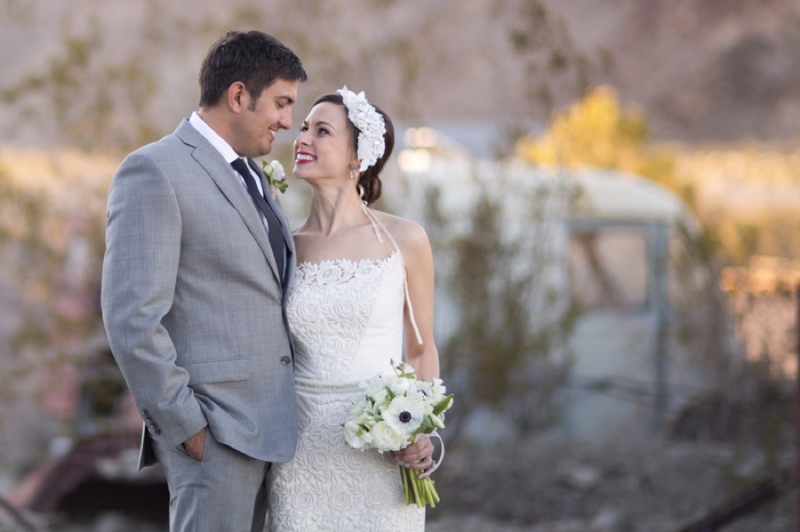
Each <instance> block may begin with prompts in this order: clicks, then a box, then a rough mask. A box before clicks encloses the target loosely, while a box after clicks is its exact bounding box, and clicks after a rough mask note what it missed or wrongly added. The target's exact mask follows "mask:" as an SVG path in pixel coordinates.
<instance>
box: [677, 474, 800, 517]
mask: <svg viewBox="0 0 800 532" xmlns="http://www.w3.org/2000/svg"><path fill="white" fill-rule="evenodd" d="M796 484H797V476H796V475H795V472H794V468H793V467H792V468H785V469H783V470H782V471H781V472H780V473H778V474H777V475H775V476H774V477H772V478H770V479H767V480H765V481H763V482H761V483H759V484H758V485H756V486H754V487H752V488H750V489H748V490H746V491H743V492H741V493H739V494H738V495H736V496H735V497H733V498H732V499H730V500H728V501H726V502H725V503H723V504H722V505H720V506H719V507H717V508H715V509H714V510H712V511H711V513H709V514H708V515H707V516H705V517H703V518H702V519H700V520H699V521H696V522H694V523H692V524H690V525H689V526H687V527H684V528H681V529H680V531H679V532H716V531H717V530H722V529H723V527H725V526H726V525H729V524H730V523H732V522H734V521H736V520H737V519H739V518H740V517H743V516H745V515H748V514H750V513H752V512H754V511H756V510H757V509H758V508H760V507H761V506H763V505H764V504H766V503H768V502H771V501H773V500H775V499H777V498H778V497H780V496H781V495H783V494H785V493H786V492H788V491H790V490H791V489H792V488H794V487H795V485H796Z"/></svg>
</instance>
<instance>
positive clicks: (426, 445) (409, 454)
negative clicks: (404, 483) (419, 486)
mask: <svg viewBox="0 0 800 532" xmlns="http://www.w3.org/2000/svg"><path fill="white" fill-rule="evenodd" d="M433 450H434V447H433V443H431V438H430V436H428V435H427V434H420V435H418V436H417V440H416V441H415V442H414V443H412V444H411V445H409V446H408V447H406V448H405V449H403V450H401V451H398V452H396V453H394V458H395V459H396V460H397V461H398V462H401V463H402V464H403V465H404V466H405V467H407V468H409V469H418V470H420V471H427V470H428V469H430V468H431V466H432V465H433V462H432V460H431V456H433ZM427 476H429V475H428V474H426V473H422V474H421V475H419V478H426V477H427Z"/></svg>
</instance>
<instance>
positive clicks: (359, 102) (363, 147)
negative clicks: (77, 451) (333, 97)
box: [336, 85, 386, 172]
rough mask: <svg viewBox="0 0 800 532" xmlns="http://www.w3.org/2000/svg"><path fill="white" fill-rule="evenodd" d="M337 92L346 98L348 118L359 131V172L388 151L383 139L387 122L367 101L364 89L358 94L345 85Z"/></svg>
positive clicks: (357, 154) (345, 104)
mask: <svg viewBox="0 0 800 532" xmlns="http://www.w3.org/2000/svg"><path fill="white" fill-rule="evenodd" d="M336 92H337V93H338V94H339V95H340V96H341V97H342V100H344V106H345V107H346V108H347V118H348V119H349V120H350V122H352V123H353V125H354V126H356V128H357V129H358V131H359V133H358V150H357V153H356V156H357V157H358V158H359V159H360V160H361V168H359V172H363V171H364V170H366V169H367V168H369V167H370V166H372V165H373V164H375V163H377V162H378V159H380V158H381V157H383V153H384V152H385V151H386V143H385V142H384V140H383V135H384V134H386V123H385V122H384V121H383V117H382V116H381V115H380V113H378V111H376V110H375V107H373V106H372V105H370V103H369V102H368V101H367V97H366V96H364V91H361V92H359V93H358V94H356V93H354V92H353V91H351V90H349V89H348V88H347V85H345V86H344V87H342V88H341V89H339V90H338V91H336Z"/></svg>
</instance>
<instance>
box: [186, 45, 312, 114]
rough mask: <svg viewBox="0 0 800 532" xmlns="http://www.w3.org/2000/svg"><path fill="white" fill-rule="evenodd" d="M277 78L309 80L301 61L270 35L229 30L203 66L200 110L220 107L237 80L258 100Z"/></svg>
mask: <svg viewBox="0 0 800 532" xmlns="http://www.w3.org/2000/svg"><path fill="white" fill-rule="evenodd" d="M277 79H284V80H287V81H305V80H306V71H305V70H303V64H302V63H301V62H300V58H298V57H297V56H296V55H295V53H294V52H292V51H291V50H290V49H289V48H287V47H286V46H284V45H283V44H282V43H281V42H280V41H279V40H278V39H276V38H275V37H273V36H271V35H267V34H266V33H263V32H260V31H247V32H240V31H229V32H228V34H227V35H226V36H225V37H223V38H222V39H220V40H219V41H217V42H216V43H214V45H212V46H211V49H210V50H209V51H208V55H206V58H205V59H204V60H203V65H202V66H201V67H200V107H212V106H214V105H216V104H217V102H219V99H220V98H221V97H222V95H223V94H224V93H225V91H226V90H228V87H230V86H231V85H232V84H233V83H235V82H237V81H241V82H242V83H244V86H245V87H246V88H247V92H249V93H250V95H251V96H252V97H253V98H255V99H258V98H259V96H261V92H262V91H263V90H264V89H265V88H266V87H269V86H270V85H272V84H273V83H274V82H275V81H276V80H277Z"/></svg>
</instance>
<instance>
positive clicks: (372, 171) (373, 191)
mask: <svg viewBox="0 0 800 532" xmlns="http://www.w3.org/2000/svg"><path fill="white" fill-rule="evenodd" d="M320 103H335V104H337V105H341V106H342V107H344V114H345V116H347V107H346V106H345V105H344V99H342V97H341V96H340V95H339V94H326V95H325V96H321V97H319V98H318V99H317V101H316V102H314V105H312V106H311V107H314V106H315V105H317V104H320ZM373 107H375V110H376V111H377V112H378V114H380V115H381V116H382V117H383V121H384V123H385V124H386V133H384V134H383V142H384V143H385V146H386V149H385V150H384V152H383V155H382V156H381V158H380V159H378V160H377V162H375V164H373V165H372V166H370V167H369V168H367V169H366V170H364V171H363V172H361V173H360V174H359V175H358V186H360V187H363V188H364V195H363V196H362V197H361V199H363V200H364V201H366V202H367V204H372V203H375V202H376V201H378V198H380V197H381V191H382V188H383V187H382V185H381V179H380V177H379V175H380V173H381V170H383V167H384V166H385V165H386V161H388V160H389V156H391V155H392V150H393V149H394V124H392V121H391V119H390V118H389V115H387V114H386V113H384V112H383V111H382V110H381V109H380V108H378V107H377V106H373ZM347 123H348V124H349V125H350V137H351V140H352V141H353V149H354V150H355V151H356V153H358V134H359V133H360V131H359V129H358V128H357V127H356V126H355V125H354V124H353V123H352V122H351V121H350V120H349V119H348V120H347Z"/></svg>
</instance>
